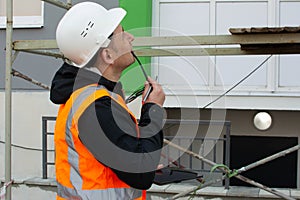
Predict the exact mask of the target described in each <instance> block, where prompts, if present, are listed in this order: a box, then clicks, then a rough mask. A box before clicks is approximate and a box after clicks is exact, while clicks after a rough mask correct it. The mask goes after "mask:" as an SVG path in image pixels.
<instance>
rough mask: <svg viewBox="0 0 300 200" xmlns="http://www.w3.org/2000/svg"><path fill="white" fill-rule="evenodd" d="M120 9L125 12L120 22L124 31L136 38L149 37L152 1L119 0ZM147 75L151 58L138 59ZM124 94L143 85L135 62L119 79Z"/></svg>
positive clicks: (149, 72)
mask: <svg viewBox="0 0 300 200" xmlns="http://www.w3.org/2000/svg"><path fill="white" fill-rule="evenodd" d="M119 1H120V7H122V8H124V9H125V10H126V11H127V15H126V17H125V18H124V19H123V21H122V26H123V27H124V30H125V31H127V32H129V33H131V34H133V35H134V36H135V37H138V36H151V25H152V0H119ZM139 59H140V61H141V62H142V63H143V66H144V67H145V69H146V72H147V74H148V75H151V65H150V62H151V58H145V57H139ZM121 82H122V84H123V86H124V89H125V92H126V93H127V94H128V93H131V92H133V91H134V90H135V89H137V88H138V87H139V86H141V85H143V84H144V83H145V78H144V76H143V74H142V72H141V70H140V68H139V65H138V63H137V62H135V63H134V64H132V66H130V67H128V68H127V69H126V70H125V71H124V72H123V75H122V77H121Z"/></svg>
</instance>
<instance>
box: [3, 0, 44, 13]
mask: <svg viewBox="0 0 300 200" xmlns="http://www.w3.org/2000/svg"><path fill="white" fill-rule="evenodd" d="M13 7H14V11H13V13H14V14H13V15H14V16H39V15H41V14H42V1H41V0H14V1H13ZM4 15H6V0H0V16H4Z"/></svg>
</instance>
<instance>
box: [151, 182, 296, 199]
mask: <svg viewBox="0 0 300 200" xmlns="http://www.w3.org/2000/svg"><path fill="white" fill-rule="evenodd" d="M195 186H196V185H195V184H194V183H193V184H183V183H176V184H169V185H164V186H158V185H155V184H153V185H152V187H151V188H150V189H149V190H148V193H149V194H150V195H151V193H156V194H158V193H161V194H162V196H165V195H166V194H167V195H168V196H170V195H175V194H178V193H182V192H184V191H187V190H190V189H192V188H193V187H195ZM274 189H275V190H277V191H279V192H281V193H283V194H285V195H287V196H290V197H293V198H295V199H300V189H289V188H287V189H282V188H279V189H278V188H274ZM196 196H199V197H209V198H212V197H220V198H222V199H233V198H234V199H241V198H255V199H260V198H261V199H278V198H279V197H277V196H276V195H274V194H271V193H269V192H267V191H265V190H262V189H260V188H255V187H238V186H231V187H230V188H229V189H228V190H227V189H225V188H224V187H205V188H203V189H199V190H197V192H196Z"/></svg>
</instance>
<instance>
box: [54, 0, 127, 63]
mask: <svg viewBox="0 0 300 200" xmlns="http://www.w3.org/2000/svg"><path fill="white" fill-rule="evenodd" d="M125 15H126V11H125V10H124V9H122V8H113V9H110V10H106V9H105V8H104V7H102V6H101V5H99V4H97V3H93V2H82V3H78V4H76V5H74V6H72V7H71V9H70V10H68V11H67V12H66V14H65V15H64V16H63V18H62V19H61V20H60V22H59V24H58V26H57V29H56V42H57V45H58V48H59V50H60V51H61V52H62V53H63V55H64V56H65V57H66V58H68V59H69V60H70V61H71V62H72V63H73V64H74V65H75V66H77V67H83V66H84V65H86V64H87V63H88V62H89V61H90V60H91V59H92V57H93V56H94V55H95V54H96V52H97V51H98V50H99V49H100V48H101V47H107V45H108V44H109V41H110V40H109V39H108V37H109V36H110V35H111V34H112V33H113V31H114V30H115V29H116V28H117V26H118V25H119V24H120V22H121V21H122V19H123V18H124V17H125Z"/></svg>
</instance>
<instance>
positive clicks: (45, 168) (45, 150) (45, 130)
mask: <svg viewBox="0 0 300 200" xmlns="http://www.w3.org/2000/svg"><path fill="white" fill-rule="evenodd" d="M55 120H56V117H42V144H43V145H42V155H43V156H42V167H43V179H46V178H48V165H54V162H48V152H49V151H53V149H50V150H49V149H48V137H49V136H54V132H49V131H48V122H49V121H55Z"/></svg>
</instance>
